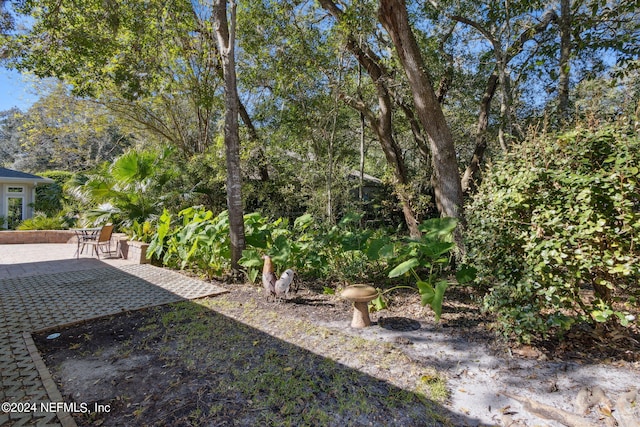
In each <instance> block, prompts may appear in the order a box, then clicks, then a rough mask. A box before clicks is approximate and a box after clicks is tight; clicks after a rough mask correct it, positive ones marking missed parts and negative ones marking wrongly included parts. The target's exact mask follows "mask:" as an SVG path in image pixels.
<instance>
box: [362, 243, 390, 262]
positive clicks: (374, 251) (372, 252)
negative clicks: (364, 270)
mask: <svg viewBox="0 0 640 427" xmlns="http://www.w3.org/2000/svg"><path fill="white" fill-rule="evenodd" d="M388 243H389V239H388V238H380V239H374V240H372V241H370V242H369V246H368V247H367V252H366V254H367V258H368V259H369V260H370V261H375V260H377V259H379V258H380V250H381V249H382V248H383V247H384V246H385V245H386V244H388Z"/></svg>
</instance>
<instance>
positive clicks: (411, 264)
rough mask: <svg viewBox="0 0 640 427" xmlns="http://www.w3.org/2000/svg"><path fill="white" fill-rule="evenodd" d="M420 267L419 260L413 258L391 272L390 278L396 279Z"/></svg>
mask: <svg viewBox="0 0 640 427" xmlns="http://www.w3.org/2000/svg"><path fill="white" fill-rule="evenodd" d="M419 265H420V261H418V259H417V258H411V259H409V260H407V261H405V262H403V263H402V264H400V265H398V266H396V267H395V268H394V269H393V270H391V271H390V272H389V278H394V277H398V276H402V275H403V274H404V273H406V272H408V271H410V270H411V269H412V268H415V267H417V266H419Z"/></svg>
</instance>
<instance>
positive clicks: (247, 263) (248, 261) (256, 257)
mask: <svg viewBox="0 0 640 427" xmlns="http://www.w3.org/2000/svg"><path fill="white" fill-rule="evenodd" d="M263 262H264V261H263V260H262V257H261V256H260V254H259V253H258V251H257V250H255V249H245V250H243V251H242V258H240V259H239V260H238V264H240V265H241V266H243V267H261V266H262V264H263Z"/></svg>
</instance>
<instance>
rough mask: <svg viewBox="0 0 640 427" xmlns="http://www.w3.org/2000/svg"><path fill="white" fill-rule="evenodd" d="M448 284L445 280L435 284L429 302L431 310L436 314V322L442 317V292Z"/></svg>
mask: <svg viewBox="0 0 640 427" xmlns="http://www.w3.org/2000/svg"><path fill="white" fill-rule="evenodd" d="M448 286H449V283H448V282H447V281H446V280H441V281H439V282H438V283H436V289H435V295H434V297H433V301H431V308H432V309H433V311H434V313H436V322H437V321H439V320H440V316H441V315H442V301H443V300H444V292H445V291H446V290H447V287H448Z"/></svg>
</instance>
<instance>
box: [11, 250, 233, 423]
mask: <svg viewBox="0 0 640 427" xmlns="http://www.w3.org/2000/svg"><path fill="white" fill-rule="evenodd" d="M74 250H75V245H57V244H43V245H0V403H4V402H9V403H10V404H11V403H13V404H14V405H13V409H16V408H18V407H20V408H24V407H23V406H22V404H24V403H29V404H35V409H36V410H35V411H34V410H33V409H34V408H33V407H29V408H24V409H25V410H24V412H22V413H21V412H17V411H11V412H7V411H4V410H0V426H5V425H12V426H20V425H47V426H49V425H51V426H54V425H55V426H58V425H74V423H73V421H72V419H71V418H70V417H69V416H68V414H67V413H66V412H64V411H61V412H59V413H57V414H56V413H54V412H41V411H40V410H39V409H40V408H41V406H40V405H41V403H44V404H49V403H50V402H54V403H55V402H58V401H61V397H60V396H59V393H58V392H57V389H56V387H55V384H53V381H52V380H51V379H50V378H49V377H48V373H47V372H46V369H43V368H44V365H40V366H39V367H40V369H41V371H42V372H40V371H39V370H38V367H37V365H38V364H39V363H41V362H39V355H37V352H36V351H35V346H33V342H32V340H31V335H30V334H29V333H30V332H32V331H36V330H40V329H45V328H51V327H55V326H59V325H63V324H68V323H74V322H78V321H82V320H86V319H92V318H96V317H101V316H105V315H110V314H116V313H120V312H122V311H127V310H136V309H140V308H144V307H150V306H154V305H161V304H167V303H170V302H176V301H180V300H185V299H195V298H200V297H204V296H209V295H215V294H218V293H221V292H224V290H223V289H222V288H220V287H217V286H215V285H212V284H210V283H206V282H203V281H200V280H195V279H191V278H188V277H185V276H184V275H182V274H179V273H176V272H172V271H169V270H165V269H162V268H157V267H153V266H150V265H134V264H129V263H127V262H126V261H122V260H101V261H98V260H97V259H93V258H81V259H79V260H76V259H73V252H74ZM18 261H20V262H18ZM52 332H53V331H52ZM33 353H36V354H35V361H34V357H32V356H34V354H33ZM18 404H20V406H18Z"/></svg>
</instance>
